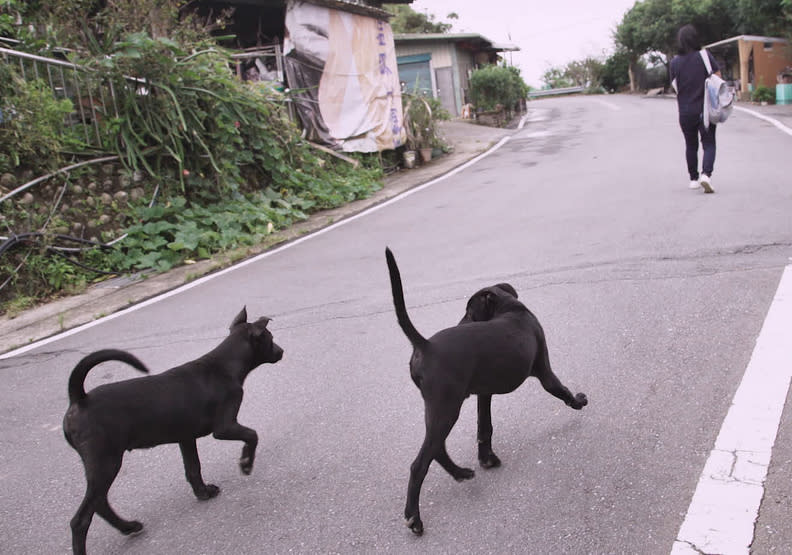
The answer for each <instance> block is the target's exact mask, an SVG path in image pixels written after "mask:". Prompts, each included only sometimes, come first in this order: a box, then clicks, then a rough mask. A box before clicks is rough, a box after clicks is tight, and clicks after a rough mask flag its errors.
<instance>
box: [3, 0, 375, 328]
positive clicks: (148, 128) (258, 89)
mask: <svg viewBox="0 0 792 555" xmlns="http://www.w3.org/2000/svg"><path fill="white" fill-rule="evenodd" d="M152 2H153V3H152ZM182 3H183V2H182ZM135 4H138V6H137V8H136V7H135ZM154 4H157V5H158V6H159V8H158V9H159V10H164V9H167V10H172V8H173V7H174V6H177V5H179V4H180V2H176V1H173V2H154V0H146V1H143V2H137V3H132V2H113V3H104V2H91V1H88V0H74V1H70V2H59V3H50V4H48V6H49V7H47V8H46V9H45V8H43V7H42V5H41V4H39V3H36V2H31V3H28V4H22V3H19V2H13V1H11V2H9V1H8V0H6V1H4V2H2V3H0V28H4V27H3V26H4V25H5V26H6V27H7V26H8V25H11V26H12V27H13V29H12V30H15V31H16V33H15V36H16V37H21V38H22V39H23V40H25V43H24V44H23V45H22V48H25V49H28V50H34V51H36V52H38V51H39V47H40V45H41V37H38V38H36V39H35V40H33V39H30V40H28V39H27V38H26V37H25V36H24V35H25V33H23V32H22V27H23V26H20V25H18V24H17V22H18V21H19V18H20V17H21V18H22V19H23V21H24V20H25V17H27V16H28V15H30V13H31V12H30V11H29V10H33V9H34V8H36V9H38V10H39V11H38V12H37V13H38V16H39V17H40V19H38V20H37V21H39V22H44V21H48V22H50V23H52V22H53V21H55V20H54V19H52V18H53V17H54V16H55V15H57V16H58V17H64V14H66V13H67V12H68V10H75V11H74V12H73V13H72V12H69V13H71V14H72V15H71V16H69V18H67V19H65V20H64V21H69V22H72V23H74V22H76V21H78V20H79V18H77V17H76V14H79V13H84V14H87V15H86V17H83V20H84V22H85V25H78V26H76V27H74V28H69V26H68V25H63V26H61V27H57V28H52V29H51V31H52V33H53V34H52V36H57V37H63V41H64V42H65V43H66V44H70V45H74V44H78V43H81V42H82V41H87V42H88V43H89V44H88V46H89V47H90V48H89V49H82V50H80V51H79V53H77V52H73V53H71V54H70V56H71V58H72V60H73V61H75V62H76V63H78V64H80V65H82V66H84V67H86V68H88V71H87V72H86V74H85V76H84V83H83V84H82V86H83V87H84V88H83V89H82V90H83V94H85V93H86V92H87V91H91V93H92V94H93V98H95V99H96V98H101V95H100V92H101V91H103V90H104V91H105V92H107V91H108V90H111V89H112V91H114V93H115V101H114V102H113V106H112V109H111V106H110V105H109V103H108V105H107V106H103V105H102V104H96V103H95V104H94V109H95V112H94V119H93V120H92V121H90V122H88V125H90V126H91V132H92V133H93V132H94V125H95V126H97V127H98V131H99V135H100V139H101V141H100V143H99V148H97V147H96V146H91V147H89V146H88V145H86V144H84V142H82V141H81V140H79V139H78V137H84V135H80V134H79V133H76V132H74V131H70V130H69V129H66V128H65V127H64V117H65V116H67V115H69V114H70V113H71V116H70V117H72V118H73V117H75V114H73V113H72V112H73V107H72V103H71V102H70V101H68V100H56V99H55V98H53V96H52V92H51V90H50V88H49V87H46V86H44V84H43V83H40V82H35V81H32V82H31V81H25V80H23V79H21V76H20V74H19V71H18V69H17V66H15V65H14V64H6V63H3V62H2V61H0V88H2V90H0V110H2V112H1V113H2V116H0V117H2V120H0V177H2V181H1V182H0V187H2V189H1V190H0V196H2V195H3V194H6V193H7V192H9V191H10V190H11V189H12V188H14V187H16V186H18V185H20V184H21V183H24V182H26V181H29V180H30V179H32V178H33V177H36V176H39V175H41V174H42V173H46V172H49V171H52V170H55V169H58V168H63V167H65V166H68V165H71V164H74V163H75V162H89V161H90V160H91V159H98V158H100V157H101V158H102V159H105V158H106V157H108V155H116V156H117V157H118V161H117V162H113V163H110V162H105V163H103V164H101V165H99V164H92V165H86V166H83V167H81V168H80V169H78V170H73V171H69V172H63V173H60V174H58V175H57V176H55V177H53V178H50V179H48V180H46V181H44V182H43V183H40V184H38V185H36V186H35V187H33V188H30V189H28V190H27V191H25V192H24V193H21V194H17V195H15V196H13V197H11V198H10V199H8V200H5V201H3V202H2V203H0V236H2V237H6V238H7V239H5V240H0V313H2V312H6V313H8V314H13V313H14V312H15V311H19V310H22V309H24V308H26V307H28V306H30V305H31V303H34V302H40V301H41V300H46V299H48V298H51V297H52V296H58V295H63V294H69V293H73V292H77V291H80V290H81V289H83V288H84V287H86V286H87V285H89V284H91V283H93V282H95V281H98V280H102V279H107V277H108V276H111V275H116V274H118V273H121V272H127V271H138V270H154V271H163V270H167V269H169V268H171V267H173V266H175V265H179V264H182V263H184V262H185V261H189V260H196V259H202V258H208V257H211V256H213V255H215V254H217V253H223V252H229V251H234V249H240V247H246V246H251V245H255V244H257V243H259V242H261V241H263V240H268V238H269V236H270V235H272V234H273V233H275V232H277V231H278V230H281V229H283V228H285V227H287V226H289V225H290V224H292V223H294V222H296V221H298V220H301V219H304V218H306V217H307V216H308V214H310V213H311V212H314V211H317V210H321V209H325V208H330V207H335V206H339V205H341V204H344V203H347V202H349V201H351V200H355V199H358V198H363V197H366V196H368V195H370V194H371V193H372V192H373V191H375V190H377V189H378V188H379V187H380V186H381V179H382V175H383V172H382V169H381V166H380V162H379V158H378V157H377V156H376V155H369V156H363V155H359V156H357V158H358V160H359V161H360V162H362V164H360V165H359V166H358V167H353V166H352V165H351V164H349V163H347V162H343V161H340V160H338V159H337V158H335V157H333V156H331V155H328V154H325V153H323V152H321V151H320V150H317V149H315V148H314V147H313V146H311V145H310V144H309V143H307V142H306V141H304V140H303V139H302V138H301V136H300V130H299V129H298V128H297V127H296V126H295V125H294V123H293V122H292V121H291V120H290V119H289V117H288V116H287V111H286V105H287V100H288V98H287V97H286V96H285V95H284V94H283V93H281V92H278V91H277V90H274V89H272V88H269V87H268V86H266V85H264V84H247V83H242V82H240V81H238V80H237V79H236V78H235V77H234V76H233V75H232V72H231V70H230V59H229V57H228V55H227V53H225V52H224V51H223V50H222V49H220V48H218V47H217V46H216V45H215V44H213V43H210V42H206V40H205V39H201V40H195V36H198V33H196V32H195V31H194V27H189V26H187V27H179V28H178V31H177V30H172V32H171V36H172V37H174V36H175V37H179V39H178V40H176V39H174V38H166V37H165V36H160V37H159V38H153V37H152V35H150V34H149V33H147V32H145V31H147V30H150V29H151V28H152V21H155V22H158V24H159V23H162V21H161V20H159V19H156V18H154V17H151V13H153V12H146V9H148V8H151V9H152V10H154V8H155V6H154ZM102 6H104V7H102ZM144 8H146V9H144ZM124 9H126V10H130V13H129V14H127V15H128V16H129V17H130V21H131V22H132V23H131V24H130V26H129V27H130V28H131V29H135V30H137V32H135V33H131V34H126V35H123V36H122V35H121V29H122V28H123V27H124V25H123V19H121V18H120V16H119V13H121V12H123V11H124ZM64 10H65V11H64ZM83 10H85V11H83ZM113 10H115V11H113ZM157 13H160V12H159V11H158V12H157ZM168 13H169V14H173V12H172V11H168ZM133 15H136V16H137V19H135V18H133V17H132V16H133ZM166 21H168V22H170V23H169V25H171V24H172V23H173V22H174V21H175V20H173V19H170V18H168V19H166ZM9 22H11V23H9ZM4 29H6V28H4ZM6 30H8V29H6ZM9 34H13V33H9ZM191 34H192V35H191ZM191 36H192V38H190V37H191ZM203 36H204V37H205V36H206V35H205V34H204V35H203ZM185 37H187V38H185ZM36 41H39V42H36ZM90 52H93V54H92V53H90ZM130 76H134V78H135V79H130V78H129V77H130ZM106 98H107V97H106ZM116 107H117V112H116ZM72 129H76V130H77V131H81V129H80V126H79V125H78V126H76V127H73V128H72ZM120 238H122V239H121V240H119V239H120Z"/></svg>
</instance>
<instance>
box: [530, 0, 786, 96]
mask: <svg viewBox="0 0 792 555" xmlns="http://www.w3.org/2000/svg"><path fill="white" fill-rule="evenodd" d="M688 23H692V24H693V25H695V26H696V29H697V30H698V31H699V35H700V38H701V41H702V43H703V44H708V43H711V42H716V41H719V40H722V39H724V38H728V37H731V36H735V35H743V34H748V35H762V36H781V37H784V36H785V37H787V38H789V39H790V40H792V0H760V1H757V0H641V1H639V2H635V4H634V5H633V7H632V8H630V9H629V10H627V12H626V13H625V14H624V16H623V17H622V20H621V21H620V22H619V24H618V25H617V26H616V29H615V31H614V43H615V44H614V53H613V54H611V55H610V56H607V57H605V58H604V60H600V59H596V58H591V57H588V58H584V59H582V60H574V61H571V62H569V63H568V64H567V65H566V66H563V67H551V68H548V69H547V71H545V73H544V75H543V77H542V81H543V82H544V83H545V85H546V86H547V87H549V88H562V87H570V86H574V85H579V86H583V87H587V89H588V91H589V92H591V91H597V90H600V87H601V88H602V89H604V90H606V91H608V92H616V91H619V90H623V89H625V88H627V86H629V88H630V89H631V90H636V89H639V88H654V87H663V86H666V85H668V64H669V61H670V60H671V58H673V56H674V54H675V53H676V51H677V44H676V42H677V38H676V37H677V32H678V31H679V28H680V27H682V26H683V25H685V24H688Z"/></svg>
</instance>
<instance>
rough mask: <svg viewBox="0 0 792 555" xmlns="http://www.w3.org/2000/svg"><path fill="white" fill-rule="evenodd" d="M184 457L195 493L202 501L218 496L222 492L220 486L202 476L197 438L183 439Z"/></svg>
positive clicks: (185, 466) (180, 446) (188, 477)
mask: <svg viewBox="0 0 792 555" xmlns="http://www.w3.org/2000/svg"><path fill="white" fill-rule="evenodd" d="M179 448H180V449H181V454H182V459H183V460H184V472H185V474H186V475H187V481H188V482H189V483H190V485H191V486H192V489H193V493H195V497H197V498H198V499H200V500H201V501H205V500H207V499H211V498H212V497H216V496H217V494H218V493H220V488H218V487H217V486H215V485H214V484H206V483H204V481H203V477H202V476H201V460H200V459H199V458H198V447H197V446H196V445H195V440H194V439H191V440H189V441H182V442H181V443H179Z"/></svg>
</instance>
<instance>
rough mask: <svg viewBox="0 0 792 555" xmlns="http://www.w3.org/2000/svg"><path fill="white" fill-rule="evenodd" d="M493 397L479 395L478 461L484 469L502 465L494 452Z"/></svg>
mask: <svg viewBox="0 0 792 555" xmlns="http://www.w3.org/2000/svg"><path fill="white" fill-rule="evenodd" d="M491 405H492V395H484V394H479V395H478V438H477V439H478V460H479V464H480V465H481V467H482V468H495V467H497V466H500V465H501V461H500V459H499V458H498V457H497V455H495V453H493V452H492V410H491Z"/></svg>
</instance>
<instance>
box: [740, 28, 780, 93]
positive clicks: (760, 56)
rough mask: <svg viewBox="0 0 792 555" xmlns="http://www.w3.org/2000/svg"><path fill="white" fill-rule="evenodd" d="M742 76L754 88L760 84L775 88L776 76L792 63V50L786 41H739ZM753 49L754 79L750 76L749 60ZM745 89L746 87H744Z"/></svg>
mask: <svg viewBox="0 0 792 555" xmlns="http://www.w3.org/2000/svg"><path fill="white" fill-rule="evenodd" d="M739 42H740V44H739V49H740V78H741V79H742V81H743V83H750V84H751V85H752V86H753V88H754V89H756V87H758V86H760V85H764V86H765V87H770V88H771V89H773V88H774V87H775V85H776V80H777V78H776V76H777V75H778V73H779V72H780V71H781V70H782V69H784V68H785V67H786V66H788V65H792V52H790V46H789V44H788V43H785V42H769V43H764V42H762V41H747V40H740V41H739ZM751 51H753V70H754V71H753V79H750V77H749V71H748V68H749V64H748V60H749V58H750V56H751ZM744 90H745V88H744Z"/></svg>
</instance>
